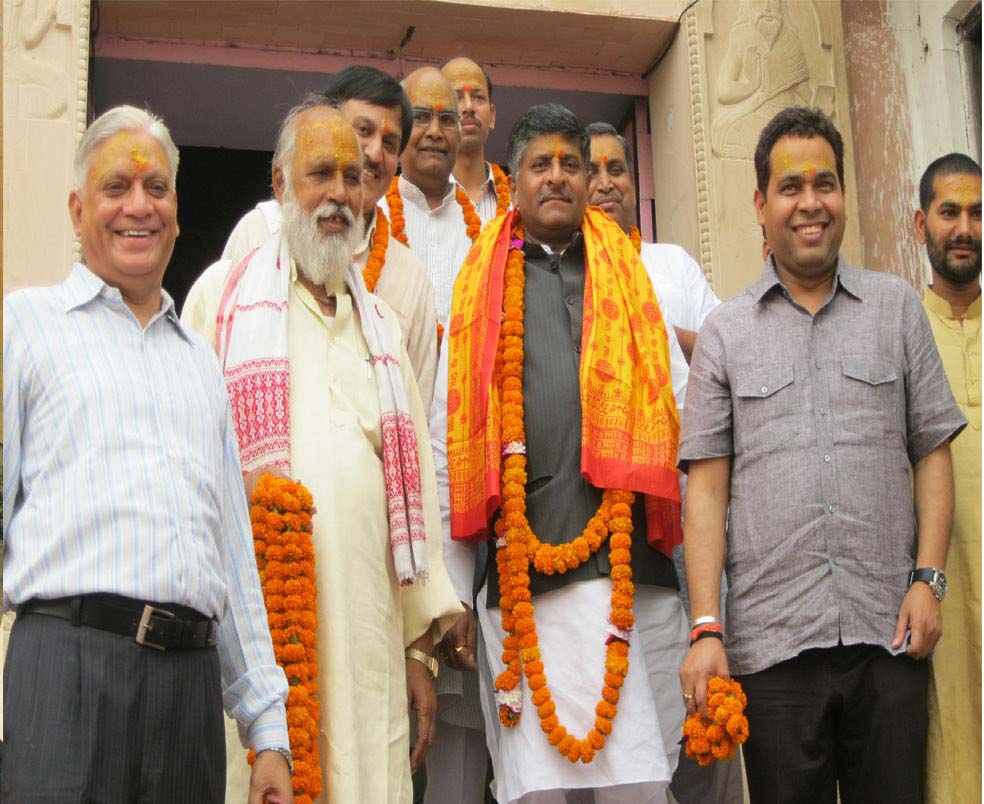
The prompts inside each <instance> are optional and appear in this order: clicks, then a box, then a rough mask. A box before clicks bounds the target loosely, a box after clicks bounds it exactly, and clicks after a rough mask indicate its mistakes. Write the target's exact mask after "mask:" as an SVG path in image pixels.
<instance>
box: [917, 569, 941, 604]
mask: <svg viewBox="0 0 984 804" xmlns="http://www.w3.org/2000/svg"><path fill="white" fill-rule="evenodd" d="M916 581H922V582H923V583H926V584H928V585H929V588H930V589H931V590H932V592H933V595H934V597H935V598H936V599H937V600H940V601H942V600H943V598H944V597H946V575H944V574H943V570H939V569H936V567H919V568H918V569H914V570H913V571H912V572H910V573H909V586H912V584H914V583H915V582H916Z"/></svg>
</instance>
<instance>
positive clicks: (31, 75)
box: [10, 0, 72, 120]
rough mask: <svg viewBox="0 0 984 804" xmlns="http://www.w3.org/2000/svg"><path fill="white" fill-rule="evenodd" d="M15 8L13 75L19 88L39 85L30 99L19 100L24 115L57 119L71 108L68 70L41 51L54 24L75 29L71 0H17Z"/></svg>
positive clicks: (11, 57)
mask: <svg viewBox="0 0 984 804" xmlns="http://www.w3.org/2000/svg"><path fill="white" fill-rule="evenodd" d="M14 8H15V9H16V11H17V22H16V26H17V27H16V31H17V36H16V38H15V40H14V44H13V47H12V48H11V53H10V59H11V72H12V77H13V79H14V80H15V81H16V83H17V86H18V88H20V87H38V88H39V91H37V92H32V93H30V100H29V101H28V102H27V103H25V104H23V105H21V104H20V103H19V104H18V108H19V112H20V114H21V116H22V117H28V118H41V119H46V120H55V119H57V118H59V117H61V116H62V115H64V114H65V111H66V109H67V108H68V98H67V91H68V88H67V86H66V73H65V69H64V67H62V66H61V65H60V64H58V63H56V62H54V61H53V60H52V59H51V58H49V57H47V56H46V55H43V54H42V53H40V52H38V51H39V46H40V45H41V44H42V43H43V42H44V40H45V37H47V36H48V34H49V32H50V31H51V29H52V28H53V27H59V28H66V29H71V27H72V22H71V20H72V9H71V4H70V3H68V2H66V0H14ZM55 52H60V51H57V50H56V51H55ZM25 107H26V108H25Z"/></svg>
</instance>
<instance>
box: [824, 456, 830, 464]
mask: <svg viewBox="0 0 984 804" xmlns="http://www.w3.org/2000/svg"><path fill="white" fill-rule="evenodd" d="M823 462H824V463H830V456H829V455H824V456H823Z"/></svg>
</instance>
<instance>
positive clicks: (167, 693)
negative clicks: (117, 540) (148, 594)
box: [2, 614, 226, 804]
mask: <svg viewBox="0 0 984 804" xmlns="http://www.w3.org/2000/svg"><path fill="white" fill-rule="evenodd" d="M3 684H4V696H3V720H4V763H3V778H2V793H3V796H2V800H3V801H9V802H17V803H18V804H21V803H23V804H69V803H70V802H71V804H137V802H139V804H173V802H178V801H180V802H188V803H189V804H222V802H223V800H224V798H225V774H226V771H225V736H224V726H223V717H222V687H221V681H220V677H219V659H218V653H217V651H216V649H215V648H203V649H201V650H188V651H168V652H160V651H156V650H154V649H152V648H147V647H143V646H141V645H138V644H137V643H136V642H134V641H133V640H132V639H129V638H127V637H122V636H118V635H116V634H112V633H108V632H106V631H100V630H97V629H94V628H89V627H87V626H78V627H76V626H73V625H72V624H71V623H69V622H68V621H66V620H60V619H57V618H55V617H48V616H45V615H42V614H26V615H23V616H19V617H18V618H17V620H16V621H15V622H14V626H13V629H12V631H11V635H10V646H9V649H8V652H7V660H6V665H5V666H4V676H3Z"/></svg>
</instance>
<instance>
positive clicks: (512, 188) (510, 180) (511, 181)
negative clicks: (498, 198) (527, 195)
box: [506, 176, 516, 205]
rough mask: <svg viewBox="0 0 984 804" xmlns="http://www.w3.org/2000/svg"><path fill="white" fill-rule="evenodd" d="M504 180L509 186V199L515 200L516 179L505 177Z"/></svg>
mask: <svg viewBox="0 0 984 804" xmlns="http://www.w3.org/2000/svg"><path fill="white" fill-rule="evenodd" d="M506 178H507V179H508V184H509V197H510V198H515V197H516V177H515V176H507V177H506ZM515 203H516V202H515V201H513V204H514V205H515Z"/></svg>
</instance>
